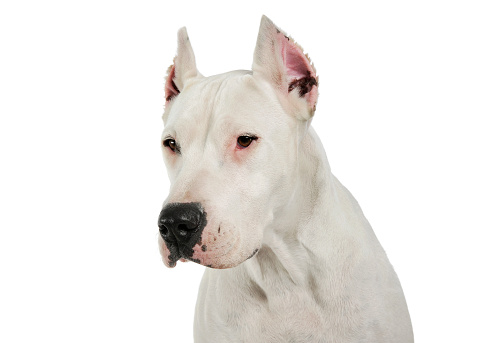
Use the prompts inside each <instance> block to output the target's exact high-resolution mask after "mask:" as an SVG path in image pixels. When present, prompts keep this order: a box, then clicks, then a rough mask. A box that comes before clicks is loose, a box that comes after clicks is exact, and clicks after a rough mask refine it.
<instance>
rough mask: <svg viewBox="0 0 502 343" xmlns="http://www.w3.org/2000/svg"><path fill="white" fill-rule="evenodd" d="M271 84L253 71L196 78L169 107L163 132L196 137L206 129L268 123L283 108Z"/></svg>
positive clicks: (225, 128)
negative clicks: (270, 86) (255, 75)
mask: <svg viewBox="0 0 502 343" xmlns="http://www.w3.org/2000/svg"><path fill="white" fill-rule="evenodd" d="M268 87H269V86H268V84H267V83H263V82H261V81H260V80H256V79H255V78H253V76H252V73H251V72H250V71H234V72H229V73H225V74H220V75H215V76H211V77H207V78H205V77H204V78H203V77H201V78H197V79H196V80H193V82H190V83H188V84H187V85H186V87H185V89H183V91H182V92H181V93H180V95H179V96H178V97H177V98H176V99H175V100H174V101H173V104H172V105H171V106H170V108H167V109H166V113H165V116H166V117H167V118H166V120H165V128H164V135H166V134H170V135H173V134H175V135H183V136H190V137H197V136H201V135H203V133H204V132H207V131H217V132H218V131H221V130H227V131H232V130H239V129H242V130H245V129H246V128H247V129H248V130H251V131H252V130H253V129H254V128H255V127H256V126H258V125H260V124H261V125H266V124H265V122H266V121H267V119H268V118H270V117H271V116H272V115H273V113H274V112H278V111H280V109H281V106H280V104H279V103H278V101H277V100H276V99H275V98H274V97H273V96H271V95H272V94H273V91H272V90H271V89H268ZM204 136H207V134H204Z"/></svg>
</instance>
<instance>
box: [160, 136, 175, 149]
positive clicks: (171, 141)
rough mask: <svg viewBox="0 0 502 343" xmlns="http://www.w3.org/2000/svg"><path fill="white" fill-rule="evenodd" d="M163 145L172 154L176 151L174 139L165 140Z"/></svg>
mask: <svg viewBox="0 0 502 343" xmlns="http://www.w3.org/2000/svg"><path fill="white" fill-rule="evenodd" d="M163 144H164V146H165V147H166V148H170V149H171V150H172V151H173V152H176V151H177V147H176V141H175V140H174V139H171V138H168V139H165V140H164V142H163Z"/></svg>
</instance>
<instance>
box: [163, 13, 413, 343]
mask: <svg viewBox="0 0 502 343" xmlns="http://www.w3.org/2000/svg"><path fill="white" fill-rule="evenodd" d="M165 95H166V105H165V113H164V115H163V121H164V130H163V133H162V145H163V147H162V149H163V157H164V161H165V164H166V166H167V170H168V174H169V178H170V180H171V188H170V193H169V196H168V198H167V199H166V201H165V203H164V207H163V208H162V211H161V213H160V216H159V220H158V224H159V228H160V236H159V246H160V251H161V255H162V259H163V261H164V263H165V264H166V265H167V266H168V267H174V266H175V265H176V262H177V261H178V260H182V261H186V260H190V261H193V262H196V263H199V264H201V265H203V266H206V267H209V268H207V269H206V271H205V274H204V276H203V278H202V282H201V285H200V290H199V296H198V300H197V306H196V314H195V323H194V331H195V332H194V339H195V342H211V343H223V342H253V343H254V342H337V343H347V342H368V343H369V342H371V343H375V342H382V343H409V342H413V333H412V327H411V321H410V317H409V314H408V309H407V305H406V301H405V298H404V295H403V291H402V289H401V286H400V283H399V280H398V278H397V276H396V273H395V272H394V270H393V268H392V266H391V264H390V263H389V261H388V259H387V256H386V254H385V252H384V250H383V249H382V247H381V245H380V243H379V242H378V240H377V238H376V237H375V234H374V233H373V230H372V229H371V227H370V224H369V223H368V222H367V220H366V219H365V217H364V215H363V213H362V211H361V209H360V207H359V205H358V203H357V202H356V200H355V199H354V198H353V197H352V195H351V194H350V193H349V191H348V190H347V189H346V188H344V186H342V184H341V183H340V182H339V181H338V180H337V179H336V178H335V177H334V176H333V175H332V174H331V170H330V166H329V164H328V161H327V158H326V155H325V152H324V150H323V147H322V145H321V142H320V141H319V138H318V137H317V135H316V133H315V132H314V130H313V128H312V127H311V126H310V121H311V119H312V116H313V114H314V111H315V109H316V102H317V98H318V77H317V75H316V71H315V69H314V66H313V65H312V63H311V62H310V59H309V57H308V56H307V55H305V54H304V53H303V50H302V49H301V47H300V46H299V45H297V44H296V43H295V42H294V41H293V39H292V38H290V37H288V36H287V35H286V34H285V33H284V32H283V31H281V30H280V29H279V28H277V27H276V26H275V25H274V24H273V23H272V21H270V19H268V18H267V17H265V16H263V18H262V20H261V25H260V30H259V33H258V40H257V44H256V48H255V52H254V60H253V65H252V71H233V72H229V73H225V74H221V75H216V76H211V77H204V76H202V75H201V74H200V73H199V72H198V71H197V68H196V65H195V57H194V53H193V50H192V47H191V44H190V41H189V39H188V35H187V31H186V29H185V28H182V29H180V30H179V32H178V53H177V56H176V57H175V58H174V64H173V65H172V66H171V67H169V69H168V71H167V77H166V83H165Z"/></svg>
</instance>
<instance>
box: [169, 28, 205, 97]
mask: <svg viewBox="0 0 502 343" xmlns="http://www.w3.org/2000/svg"><path fill="white" fill-rule="evenodd" d="M197 75H199V72H198V71H197V67H196V65H195V55H194V53H193V49H192V45H191V44H190V40H189V38H188V33H187V29H186V28H185V27H182V28H181V29H179V31H178V53H177V55H176V57H175V58H174V62H173V64H172V65H171V66H170V67H169V68H168V69H167V76H166V84H165V87H164V89H165V95H166V102H169V101H171V99H172V98H174V97H175V96H176V95H178V94H179V93H180V92H181V91H182V90H183V87H184V85H185V84H186V82H187V80H189V79H191V78H193V77H196V76H197Z"/></svg>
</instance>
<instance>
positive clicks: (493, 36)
mask: <svg viewBox="0 0 502 343" xmlns="http://www.w3.org/2000/svg"><path fill="white" fill-rule="evenodd" d="M262 14H266V15H268V16H269V17H270V18H271V19H272V20H273V21H274V22H275V23H276V24H277V25H278V26H279V27H281V28H282V29H284V30H285V31H286V32H288V33H289V34H291V35H292V36H293V37H294V38H295V39H296V40H297V41H298V42H299V43H300V44H301V45H302V46H303V47H304V48H305V50H306V52H308V53H309V54H310V56H311V57H312V59H313V61H314V63H315V66H316V68H317V71H318V73H319V75H320V99H319V104H318V110H317V113H316V117H315V119H314V122H313V126H314V127H315V128H316V130H317V132H318V134H319V135H320V137H321V139H322V140H323V142H324V145H325V148H326V150H327V153H328V157H329V160H330V162H331V166H332V170H333V173H334V174H335V175H336V176H337V177H338V178H339V179H340V180H341V181H342V182H343V183H344V184H345V185H346V186H347V187H348V188H349V189H350V190H351V191H352V193H353V194H354V196H355V197H356V199H358V201H359V203H360V204H361V206H362V208H363V210H364V211H365V214H366V216H367V217H368V219H369V221H370V222H371V223H372V225H373V228H374V230H375V232H376V234H377V236H378V237H379V239H380V241H381V243H382V245H383V246H384V248H385V249H386V251H387V253H388V255H389V258H390V260H391V262H392V263H393V265H394V267H395V269H396V271H397V273H398V275H399V276H400V279H401V282H402V285H403V288H404V291H405V294H406V297H407V301H408V305H409V310H410V313H411V317H412V321H413V325H414V330H415V337H416V341H417V342H427V343H434V342H438V343H439V342H441V343H444V342H456V343H457V342H502V333H501V331H500V321H501V319H502V317H501V307H502V298H501V295H500V289H502V282H501V269H502V268H501V261H502V253H501V248H500V246H501V239H500V232H501V230H502V216H501V208H502V206H501V205H502V200H501V194H502V182H501V175H502V162H501V155H502V154H501V147H502V138H501V129H502V124H501V116H502V100H501V98H502V67H501V66H502V63H501V62H502V24H501V23H502V19H501V18H502V11H501V5H500V2H499V1H444V0H442V1H441V0H439V1H437V0H436V1H415V2H409V1H387V0H384V1H350V2H348V1H346V2H343V3H341V2H331V3H330V4H329V5H328V2H327V1H326V2H322V3H321V2H320V1H313V0H310V1H301V2H300V1H276V2H272V1H249V2H239V1H231V2H230V1H229V2H218V1H201V2H200V3H196V2H189V1H179V2H174V1H156V2H154V1H141V2H139V1H138V2H131V1H85V2H75V1H59V2H56V1H31V2H30V1H4V2H2V4H1V5H0V29H1V30H0V35H1V36H0V37H1V38H0V44H1V45H0V49H1V55H0V59H1V63H0V72H1V73H0V87H1V89H0V91H1V93H0V96H1V99H0V106H1V108H0V111H1V112H0V115H1V117H0V149H1V160H0V161H1V164H2V166H1V169H0V170H1V178H0V183H1V184H0V185H1V189H0V197H1V199H0V200H1V214H0V221H1V223H0V230H1V232H0V268H1V269H0V341H2V342H191V341H192V320H193V313H194V305H195V300H196V295H197V288H198V284H199V279H200V277H201V275H202V272H203V270H204V268H203V267H201V266H198V265H195V264H191V263H190V264H180V263H179V264H178V266H177V267H176V268H175V269H174V270H168V269H167V268H165V267H164V266H163V264H162V262H161V259H160V255H159V253H158V250H157V227H156V220H157V216H158V213H159V211H160V208H161V203H162V201H163V199H164V198H165V197H166V196H167V192H168V187H169V183H168V179H167V174H166V172H165V170H164V166H163V164H162V159H161V153H160V148H159V146H160V142H159V140H160V132H161V130H162V121H161V114H162V112H163V104H164V100H163V95H164V93H163V77H164V74H165V70H166V69H167V67H168V66H169V65H170V64H171V62H172V58H173V57H174V54H175V52H176V32H177V30H178V28H180V27H182V26H187V28H188V32H189V35H190V38H191V41H192V45H193V48H194V50H195V53H196V57H197V64H198V68H199V70H200V71H201V72H202V73H203V74H204V75H212V74H217V73H221V72H225V71H229V70H234V69H249V68H250V66H251V63H252V54H253V49H254V45H255V40H256V35H257V32H258V25H259V22H260V17H261V15H262Z"/></svg>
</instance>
